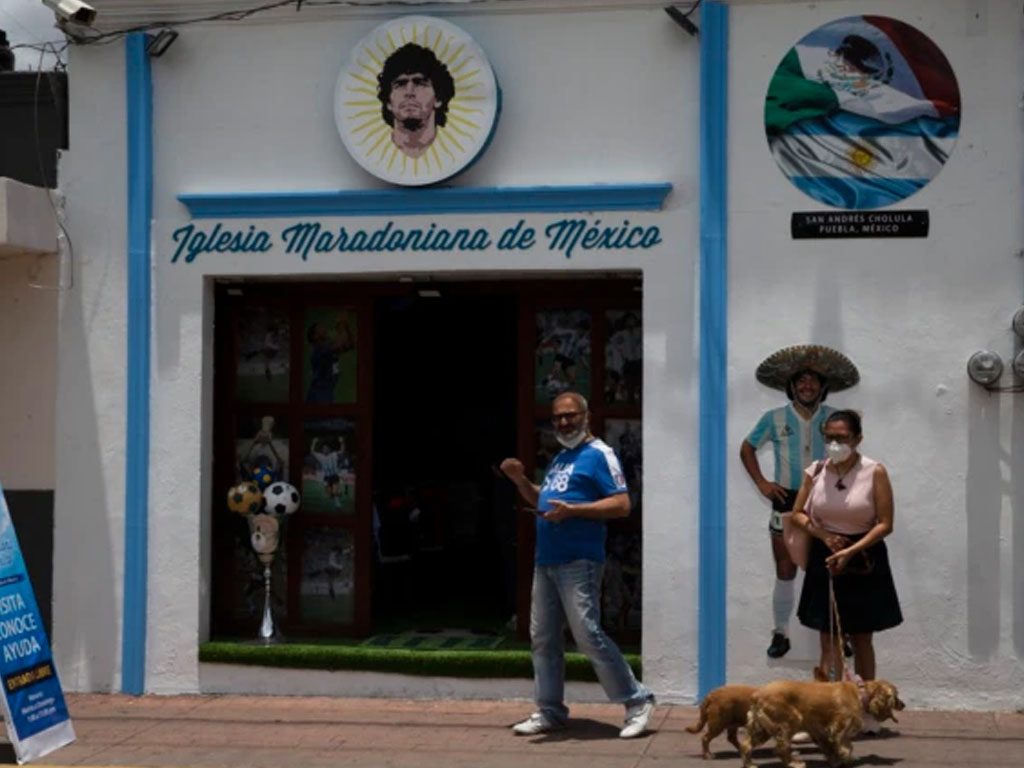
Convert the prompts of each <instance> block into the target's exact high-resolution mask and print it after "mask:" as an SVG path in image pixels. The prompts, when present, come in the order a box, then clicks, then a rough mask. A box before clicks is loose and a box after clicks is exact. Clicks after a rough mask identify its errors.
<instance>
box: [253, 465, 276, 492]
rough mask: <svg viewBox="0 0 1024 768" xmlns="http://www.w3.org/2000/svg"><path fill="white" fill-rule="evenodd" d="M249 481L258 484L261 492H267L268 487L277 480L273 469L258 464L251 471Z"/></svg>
mask: <svg viewBox="0 0 1024 768" xmlns="http://www.w3.org/2000/svg"><path fill="white" fill-rule="evenodd" d="M249 479H250V480H251V481H252V482H254V483H256V485H258V486H259V487H260V490H261V491H263V490H266V488H267V486H268V485H270V484H271V483H272V482H274V480H275V479H276V476H275V475H274V470H273V468H271V467H269V466H268V465H266V464H257V465H256V466H254V467H253V468H252V469H251V470H249Z"/></svg>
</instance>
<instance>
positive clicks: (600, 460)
mask: <svg viewBox="0 0 1024 768" xmlns="http://www.w3.org/2000/svg"><path fill="white" fill-rule="evenodd" d="M618 493H626V478H625V476H624V475H623V474H622V467H621V465H620V464H619V459H618V457H617V456H616V455H615V452H614V451H612V449H611V448H609V447H608V445H607V444H606V443H605V442H604V441H603V440H598V439H597V438H594V439H593V440H591V441H590V442H587V443H583V445H579V446H577V447H575V448H573V449H572V450H564V451H562V452H560V453H559V454H558V455H557V456H555V458H554V459H552V460H551V466H549V467H548V471H547V474H546V475H545V476H544V482H543V484H541V487H540V499H539V500H538V502H537V508H538V509H539V510H541V511H544V512H546V511H548V510H549V509H551V500H552V499H559V500H561V501H565V502H568V503H570V504H573V503H586V502H591V501H597V500H599V499H603V498H606V497H608V496H613V495H615V494H618ZM605 530H606V528H605V523H604V520H594V519H591V518H586V517H570V518H568V519H566V520H563V521H562V522H560V523H552V522H551V521H549V520H545V519H543V518H541V517H538V518H537V565H563V564H565V563H571V562H572V561H573V560H593V561H595V562H598V563H603V562H604V540H605Z"/></svg>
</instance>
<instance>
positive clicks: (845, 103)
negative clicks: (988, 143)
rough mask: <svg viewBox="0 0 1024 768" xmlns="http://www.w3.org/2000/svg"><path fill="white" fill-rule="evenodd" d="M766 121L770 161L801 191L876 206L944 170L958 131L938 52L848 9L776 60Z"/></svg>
mask: <svg viewBox="0 0 1024 768" xmlns="http://www.w3.org/2000/svg"><path fill="white" fill-rule="evenodd" d="M764 121H765V132H766V133H767V135H768V145H769V147H770V148H771V152H772V155H773V156H774V157H775V162H776V163H778V165H779V168H780V169H781V170H782V172H783V173H784V174H786V176H787V177H788V178H789V180H790V181H791V182H793V184H794V185H796V186H797V187H798V188H799V189H800V190H801V191H803V192H805V193H806V194H808V195H810V196H811V197H813V198H814V199H815V200H818V201H819V202H822V203H825V204H826V205H831V206H835V207H837V208H847V209H851V208H852V209H863V208H879V207H882V206H886V205H889V204H891V203H895V202H898V201H900V200H903V199H904V198H906V197H909V196H910V195H912V194H914V193H915V192H917V191H918V190H919V189H921V188H922V187H924V186H925V185H926V184H927V183H928V182H929V181H931V180H932V179H933V178H934V177H935V176H936V175H937V174H938V173H939V171H940V170H941V169H942V166H943V165H944V164H945V162H946V160H947V159H948V158H949V156H950V153H951V152H952V151H953V145H954V144H955V143H956V138H957V133H958V131H959V128H960V91H959V89H958V88H957V83H956V77H955V75H954V74H953V70H952V68H951V67H950V65H949V62H948V61H947V60H946V57H945V56H944V55H943V53H942V51H941V50H939V48H938V46H936V45H935V43H933V42H932V41H931V40H930V39H929V38H928V37H926V36H925V35H924V34H922V33H921V32H919V31H918V30H917V29H915V28H914V27H911V26H910V25H908V24H905V23H904V22H902V21H898V20H896V19H891V18H888V17H885V16H850V17H847V18H844V19H837V20H836V21H832V22H829V23H828V24H825V25H823V26H821V27H819V28H818V29H816V30H814V31H813V32H811V33H810V34H808V35H806V36H805V37H804V38H803V39H801V40H800V41H799V42H798V43H797V44H796V45H795V46H794V47H793V48H791V49H790V50H789V52H788V53H787V54H786V55H785V56H784V57H783V59H782V61H781V62H780V64H779V66H778V67H777V68H776V70H775V73H774V75H773V76H772V80H771V84H770V85H769V86H768V95H767V97H766V99H765V107H764Z"/></svg>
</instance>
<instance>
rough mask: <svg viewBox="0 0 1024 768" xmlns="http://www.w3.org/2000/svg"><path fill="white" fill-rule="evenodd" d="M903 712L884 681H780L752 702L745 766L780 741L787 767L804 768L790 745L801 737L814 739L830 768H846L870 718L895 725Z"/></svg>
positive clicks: (742, 751) (743, 743) (742, 750)
mask: <svg viewBox="0 0 1024 768" xmlns="http://www.w3.org/2000/svg"><path fill="white" fill-rule="evenodd" d="M903 707H904V704H903V702H902V701H900V697H899V693H898V691H897V690H896V686H894V685H893V684H892V683H889V682H886V681H885V680H868V681H867V682H865V683H863V684H858V683H851V682H840V683H819V682H814V683H811V682H797V681H793V680H776V681H775V682H774V683H769V684H768V685H766V686H764V687H763V688H759V689H758V690H757V691H756V692H755V693H754V695H753V697H751V701H750V712H749V713H748V714H747V729H746V731H747V732H746V734H745V735H744V737H743V738H742V739H740V746H739V750H740V755H741V756H742V757H743V766H744V768H750V766H752V765H753V761H752V760H751V752H752V751H753V749H754V748H755V747H757V746H759V745H761V744H763V743H764V742H766V741H768V740H769V739H775V752H776V754H777V755H778V756H779V757H780V758H781V759H782V762H783V764H784V765H786V766H788V768H804V764H803V763H802V762H800V761H799V760H796V759H794V758H793V748H792V744H791V741H790V740H791V739H792V738H793V734H794V733H796V732H797V731H807V733H809V734H810V736H811V739H812V740H813V741H814V743H815V744H817V745H818V746H819V747H821V751H822V752H823V753H824V755H825V759H827V760H828V762H829V765H832V766H837V765H841V764H842V763H845V762H848V761H849V760H850V756H851V755H852V753H853V745H852V743H851V739H852V738H853V737H854V736H856V735H857V734H858V733H859V732H860V730H861V728H862V727H863V721H862V715H863V714H864V713H865V712H868V713H870V714H871V715H874V717H875V718H876V719H877V720H878V721H879V722H881V721H883V720H889V719H891V720H893V721H895V720H896V717H895V716H894V715H893V712H898V711H899V710H901V709H903Z"/></svg>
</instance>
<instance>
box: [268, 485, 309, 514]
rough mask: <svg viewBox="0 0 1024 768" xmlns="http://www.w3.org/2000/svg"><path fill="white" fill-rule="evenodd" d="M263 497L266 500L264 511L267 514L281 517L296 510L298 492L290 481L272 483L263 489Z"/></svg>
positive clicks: (297, 507) (298, 499) (298, 500)
mask: <svg viewBox="0 0 1024 768" xmlns="http://www.w3.org/2000/svg"><path fill="white" fill-rule="evenodd" d="M263 499H264V501H265V502H266V508H265V511H266V513H267V514H268V515H277V516H278V517H283V516H284V515H290V514H293V513H294V512H296V511H298V509H299V503H300V501H301V499H300V498H299V492H298V491H297V490H295V486H294V485H292V484H291V483H283V482H282V483H273V484H271V485H270V486H268V487H267V488H265V489H264V491H263Z"/></svg>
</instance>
